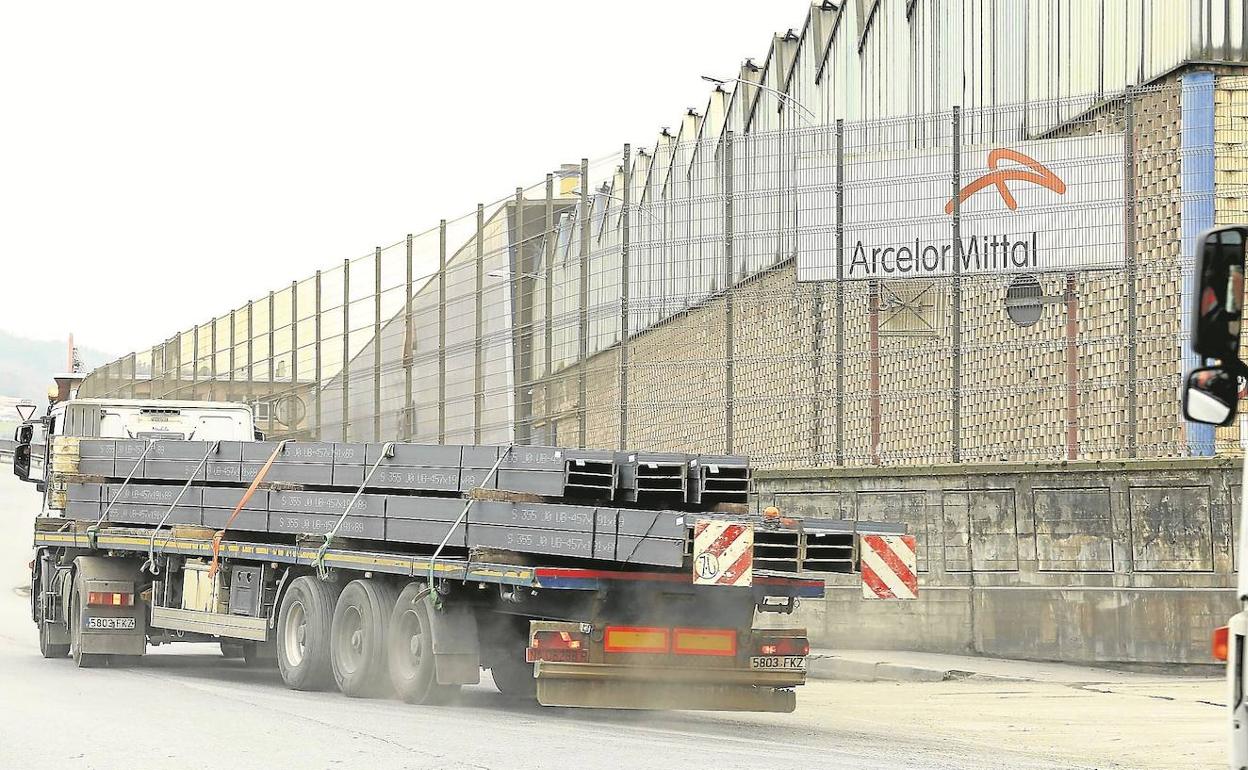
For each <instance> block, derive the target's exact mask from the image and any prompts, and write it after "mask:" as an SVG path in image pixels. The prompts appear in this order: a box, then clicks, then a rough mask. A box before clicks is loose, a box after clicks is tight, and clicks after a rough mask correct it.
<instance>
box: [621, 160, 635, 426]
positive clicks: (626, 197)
mask: <svg viewBox="0 0 1248 770" xmlns="http://www.w3.org/2000/svg"><path fill="white" fill-rule="evenodd" d="M632 187H633V169H632V145H628V144H626V145H624V190H623V195H622V196H621V197H622V200H623V206H622V210H621V212H620V214H621V216H620V231H621V232H620V236H621V237H620V441H619V448H620V449H626V448H628V352H629V351H628V337H629V323H628V321H629V318H628V314H629V308H628V303H629V289H630V281H631V277H630V276H631V266H630V264H629V253H628V249H629V246H630V243H629V241H630V238H631V235H632V234H631V233H630V232H629V211H628V207H629V205H631V203H632Z"/></svg>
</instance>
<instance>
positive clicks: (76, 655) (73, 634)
mask: <svg viewBox="0 0 1248 770" xmlns="http://www.w3.org/2000/svg"><path fill="white" fill-rule="evenodd" d="M85 592H86V586H85V585H84V584H83V581H82V575H81V574H78V575H75V576H74V590H73V591H72V592H71V595H70V603H69V607H68V610H67V611H68V612H69V654H70V655H71V656H72V657H73V659H74V665H76V666H77V667H78V668H97V667H99V666H103V665H106V664H107V663H108V656H107V655H101V654H99V653H93V652H83V651H82V612H81V611H80V610H79V608H80V607H81V606H82V602H83V599H84V596H83V594H84V593H85Z"/></svg>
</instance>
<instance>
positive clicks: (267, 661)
mask: <svg viewBox="0 0 1248 770" xmlns="http://www.w3.org/2000/svg"><path fill="white" fill-rule="evenodd" d="M243 663H244V664H245V665H246V666H247V668H272V667H273V666H275V665H277V645H276V644H274V643H272V642H247V643H245V644H243Z"/></svg>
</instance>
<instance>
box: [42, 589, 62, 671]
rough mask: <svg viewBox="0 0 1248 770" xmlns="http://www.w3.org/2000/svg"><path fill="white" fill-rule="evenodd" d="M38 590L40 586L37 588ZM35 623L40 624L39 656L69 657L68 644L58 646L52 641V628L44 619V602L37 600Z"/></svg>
mask: <svg viewBox="0 0 1248 770" xmlns="http://www.w3.org/2000/svg"><path fill="white" fill-rule="evenodd" d="M36 590H38V586H36ZM36 601H37V604H36V605H35V607H36V609H35V622H36V623H38V624H39V654H40V655H42V656H43V657H45V658H63V657H65V656H66V655H69V645H68V644H56V643H53V641H52V628H51V626H49V625H48V623H46V622H44V619H43V608H42V607H41V606H40V605H42V604H43V602H42V601H40V600H38V599H37V600H36Z"/></svg>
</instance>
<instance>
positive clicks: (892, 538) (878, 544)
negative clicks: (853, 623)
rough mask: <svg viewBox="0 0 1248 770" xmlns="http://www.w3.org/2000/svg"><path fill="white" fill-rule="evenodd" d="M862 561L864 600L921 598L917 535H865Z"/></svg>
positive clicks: (860, 567)
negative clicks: (915, 551)
mask: <svg viewBox="0 0 1248 770" xmlns="http://www.w3.org/2000/svg"><path fill="white" fill-rule="evenodd" d="M858 561H859V569H861V570H862V598H864V599H914V598H917V597H918V593H919V575H918V572H917V570H916V569H915V559H914V535H863V536H862V545H861V547H860V548H859V554H858Z"/></svg>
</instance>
